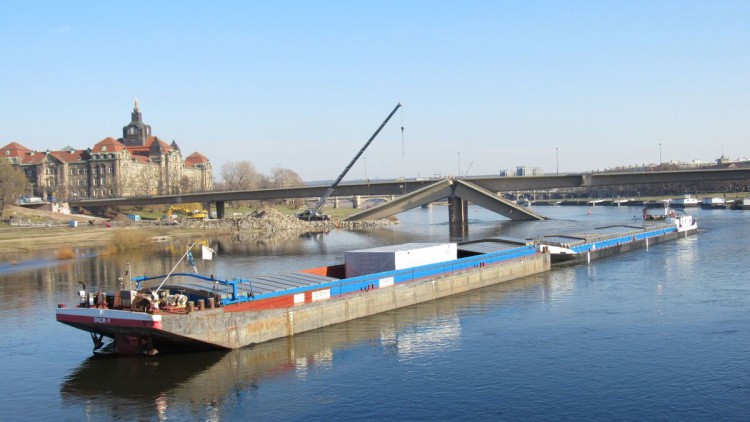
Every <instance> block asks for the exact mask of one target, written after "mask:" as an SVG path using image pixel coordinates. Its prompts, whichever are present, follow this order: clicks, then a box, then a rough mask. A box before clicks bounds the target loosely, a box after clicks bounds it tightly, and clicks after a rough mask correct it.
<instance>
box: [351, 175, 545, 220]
mask: <svg viewBox="0 0 750 422" xmlns="http://www.w3.org/2000/svg"><path fill="white" fill-rule="evenodd" d="M446 198H447V199H448V216H449V217H448V219H449V221H450V223H451V226H453V225H465V224H466V223H467V220H468V215H467V211H466V210H467V205H468V203H469V202H471V203H473V204H476V205H479V206H481V207H483V208H486V209H488V210H490V211H493V212H496V213H498V214H500V215H502V216H504V217H507V218H510V219H511V220H544V219H546V218H545V217H544V216H542V215H541V214H538V213H536V212H534V211H532V210H530V209H528V208H525V207H522V206H520V205H518V204H516V203H515V202H512V201H509V200H507V199H505V198H502V197H500V196H497V195H495V193H494V192H490V191H488V190H486V189H483V188H481V187H479V186H477V185H474V184H473V183H469V182H467V181H464V180H461V179H443V180H440V181H438V182H435V183H433V184H432V185H429V186H426V187H424V188H422V189H419V190H417V191H414V192H411V193H408V194H406V195H403V196H401V197H399V198H396V199H394V200H393V201H390V202H387V203H385V204H381V205H378V206H375V207H372V208H370V209H368V210H365V211H362V212H359V213H357V214H354V215H351V216H349V217H347V218H345V219H344V220H346V221H358V220H377V219H380V218H385V217H390V216H392V215H395V214H398V213H401V212H404V211H408V210H410V209H412V208H416V207H419V206H422V205H427V204H429V203H431V202H435V201H440V200H442V199H446Z"/></svg>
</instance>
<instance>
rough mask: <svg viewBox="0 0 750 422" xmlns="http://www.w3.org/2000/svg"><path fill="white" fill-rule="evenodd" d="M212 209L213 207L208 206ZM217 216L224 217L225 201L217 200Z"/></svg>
mask: <svg viewBox="0 0 750 422" xmlns="http://www.w3.org/2000/svg"><path fill="white" fill-rule="evenodd" d="M207 209H208V210H209V211H211V208H207ZM216 218H218V219H222V218H224V201H216Z"/></svg>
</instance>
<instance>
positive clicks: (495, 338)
mask: <svg viewBox="0 0 750 422" xmlns="http://www.w3.org/2000/svg"><path fill="white" fill-rule="evenodd" d="M470 209H471V211H472V212H473V214H472V216H473V217H474V218H472V225H471V226H470V236H471V237H472V238H481V237H486V236H494V235H504V236H515V237H535V236H538V235H540V234H546V233H551V232H558V231H569V230H584V229H589V228H591V227H595V226H599V225H606V224H611V223H613V222H619V223H625V222H632V221H630V219H631V214H633V213H634V212H637V210H634V209H628V208H621V209H618V208H603V207H599V208H596V209H594V210H593V212H592V215H591V216H588V215H587V210H586V209H585V208H579V207H570V208H565V207H554V208H540V210H541V212H542V213H545V214H548V215H552V216H554V217H556V220H552V221H546V222H540V223H510V222H497V221H495V219H496V217H494V216H492V215H491V214H488V213H486V212H484V211H481V210H478V211H474V209H473V208H470ZM442 212H445V210H444V209H441V208H439V207H437V208H433V209H431V210H414V211H412V212H410V213H407V214H406V215H404V217H403V218H402V220H404V224H402V226H401V227H399V228H397V229H395V230H378V231H371V232H362V233H331V234H327V235H316V236H304V237H299V236H296V235H295V236H288V237H286V238H284V237H282V238H277V239H265V240H259V241H252V242H249V241H247V240H246V239H241V238H234V239H222V240H212V242H213V243H212V246H215V247H216V249H217V250H219V252H220V253H221V255H220V256H219V258H218V259H217V260H216V261H212V262H210V263H206V264H205V266H202V267H201V270H202V272H207V273H215V274H217V275H221V276H242V275H247V274H249V273H256V274H257V273H263V272H277V271H283V270H293V269H299V268H304V267H308V266H318V265H322V264H329V263H334V262H339V261H341V260H342V258H343V252H344V251H346V250H350V249H359V248H365V247H370V246H378V245H384V244H394V243H405V242H409V241H447V240H448V233H447V226H446V225H445V222H444V220H445V217H444V216H442V214H441V213H442ZM692 212H693V213H694V214H696V215H697V217H698V218H699V223H700V224H701V227H702V232H701V233H700V234H699V235H698V236H696V237H691V238H687V239H681V240H679V241H674V242H669V243H664V244H660V245H657V246H654V247H651V248H649V250H648V251H645V250H641V251H635V252H632V253H628V254H625V255H622V256H619V257H614V258H610V259H605V260H600V261H595V262H594V263H592V264H591V265H580V266H576V267H569V268H564V269H559V270H554V271H552V272H549V273H546V274H541V275H536V276H532V277H527V278H524V279H521V280H517V281H513V282H509V283H505V284H502V285H497V286H492V287H489V288H485V289H481V290H477V291H473V292H469V293H466V294H462V295H458V296H454V297H450V298H445V299H442V300H439V301H435V302H430V303H424V304H420V305H417V306H412V307H409V308H404V309H398V310H395V311H392V312H387V313H384V314H380V315H376V316H373V317H370V318H365V319H361V320H357V321H351V322H348V323H344V324H339V325H336V326H332V327H327V328H324V329H321V330H317V331H313V332H309V333H303V334H301V335H298V336H296V337H294V338H289V339H280V340H277V341H272V342H269V343H265V344H261V345H257V346H255V347H253V348H249V349H242V350H236V351H231V352H217V353H197V354H188V355H181V356H157V357H156V358H153V359H144V358H117V359H92V358H90V347H91V344H90V340H89V339H88V335H87V334H86V333H83V332H81V331H78V330H75V329H73V328H69V327H66V326H63V325H61V324H58V323H56V322H55V321H54V307H55V305H56V303H58V302H66V303H69V304H70V303H73V302H75V300H76V294H75V292H76V290H78V289H79V288H80V286H79V285H78V284H77V281H79V280H87V281H88V282H89V283H91V284H92V285H93V284H97V283H98V284H99V285H102V286H107V287H109V288H115V287H117V281H116V280H117V277H118V276H120V275H122V274H123V272H124V266H123V262H124V260H126V259H133V262H134V270H133V272H134V273H135V274H140V273H143V272H149V273H151V274H155V273H159V272H166V271H165V270H167V271H168V270H169V268H170V267H171V264H172V263H173V262H174V258H173V257H174V256H175V255H178V254H179V251H180V250H181V247H180V246H179V245H173V246H172V247H171V248H169V247H166V248H165V247H161V248H159V249H156V250H154V251H150V252H149V253H147V254H145V255H141V256H139V257H131V256H115V257H99V258H90V257H88V258H87V257H81V258H78V259H76V260H74V261H72V262H64V263H61V264H60V265H57V264H53V265H42V266H38V265H37V266H33V267H31V268H25V269H23V270H22V271H7V272H5V273H4V275H0V295H1V296H0V297H2V298H3V299H4V302H5V303H4V306H3V307H2V308H1V309H0V328H1V329H2V331H3V332H4V334H5V336H4V341H3V342H2V343H0V356H2V357H3V359H2V360H0V362H2V363H0V369H1V370H2V373H3V374H4V383H3V387H0V394H1V396H2V397H3V406H2V408H0V420H16V419H19V418H20V419H48V420H113V419H114V420H157V419H161V420H166V419H171V420H186V419H198V420H246V419H260V420H306V421H309V420H330V419H374V420H385V419H394V420H445V419H453V420H457V419H460V420H465V419H492V420H498V419H499V420H565V419H586V420H612V419H619V420H622V419H625V420H655V419H657V420H663V419H667V420H746V419H747V416H748V415H749V414H750V404H749V403H750V365H748V363H747V357H748V355H749V353H748V352H750V312H748V311H750V294H749V293H750V288H749V287H748V281H747V274H748V271H749V270H750V264H748V260H747V259H746V257H745V255H746V253H747V251H748V250H750V248H749V246H750V245H749V244H748V243H749V242H750V240H748V239H750V213H742V212H735V211H710V212H709V211H700V210H696V211H692ZM37 258H38V259H42V260H43V259H44V257H37ZM201 265H204V264H201ZM9 273H10V274H9ZM42 403H44V405H41V404H42Z"/></svg>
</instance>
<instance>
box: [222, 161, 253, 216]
mask: <svg viewBox="0 0 750 422" xmlns="http://www.w3.org/2000/svg"><path fill="white" fill-rule="evenodd" d="M221 179H222V182H223V183H221V185H222V186H223V188H224V189H225V190H243V189H253V188H255V189H258V188H261V187H262V186H261V184H262V182H263V179H264V176H262V175H261V174H260V173H258V171H257V170H256V169H255V166H254V165H253V163H251V162H250V161H229V162H227V163H224V165H222V166H221ZM237 205H238V203H237V202H235V201H232V203H231V205H230V206H231V207H233V208H234V207H236V206H237Z"/></svg>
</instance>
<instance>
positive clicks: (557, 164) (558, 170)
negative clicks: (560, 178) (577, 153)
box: [555, 147, 560, 174]
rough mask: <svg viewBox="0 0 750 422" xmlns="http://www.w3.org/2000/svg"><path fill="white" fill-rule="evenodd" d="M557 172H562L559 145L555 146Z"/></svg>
mask: <svg viewBox="0 0 750 422" xmlns="http://www.w3.org/2000/svg"><path fill="white" fill-rule="evenodd" d="M555 173H556V174H560V155H559V154H558V151H557V147H555Z"/></svg>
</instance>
